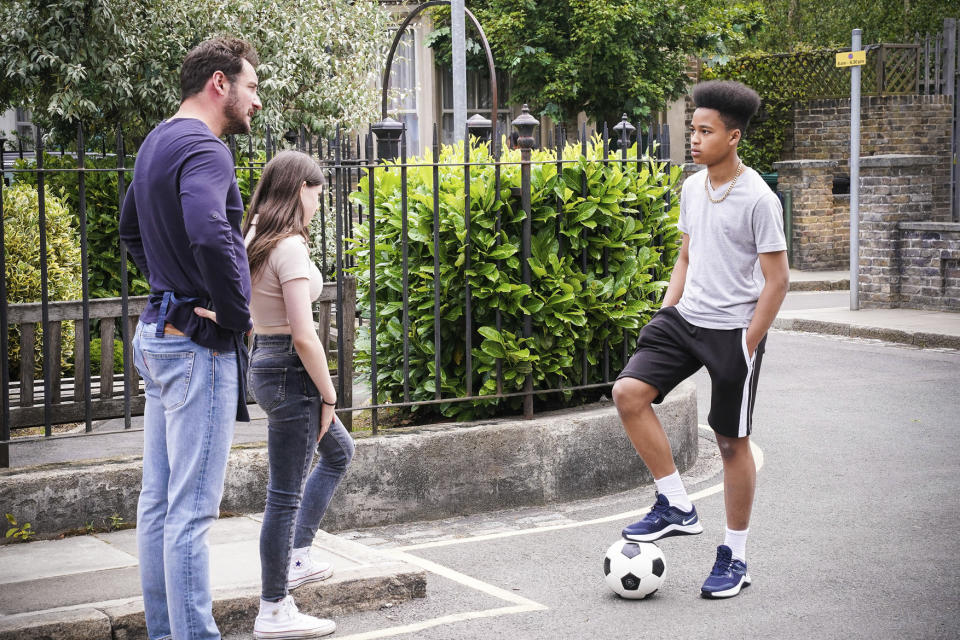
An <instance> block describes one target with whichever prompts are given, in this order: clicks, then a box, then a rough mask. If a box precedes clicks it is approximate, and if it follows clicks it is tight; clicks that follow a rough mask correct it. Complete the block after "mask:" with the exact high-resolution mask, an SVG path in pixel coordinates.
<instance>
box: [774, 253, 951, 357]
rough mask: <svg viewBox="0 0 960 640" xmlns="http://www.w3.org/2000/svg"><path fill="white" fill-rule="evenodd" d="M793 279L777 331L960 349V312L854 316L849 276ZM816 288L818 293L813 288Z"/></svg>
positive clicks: (863, 312) (834, 274)
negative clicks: (805, 332)
mask: <svg viewBox="0 0 960 640" xmlns="http://www.w3.org/2000/svg"><path fill="white" fill-rule="evenodd" d="M790 280H791V285H790V288H791V291H790V293H788V294H787V300H786V301H785V302H784V305H783V308H782V309H781V311H780V313H779V314H778V315H777V319H776V321H775V322H774V325H773V326H774V327H775V328H777V329H784V330H792V331H808V332H813V333H827V334H834V335H843V336H849V337H853V338H872V339H876V340H883V341H885V342H899V343H904V344H910V345H914V346H917V347H924V348H949V349H960V313H955V312H950V311H922V310H917V309H859V310H857V311H853V310H851V309H850V293H849V274H848V273H847V272H842V271H830V272H802V271H796V270H791V272H790ZM811 284H812V286H813V288H812V289H808V288H807V287H808V286H809V285H811ZM838 289H839V290H838ZM843 289H846V290H843ZM823 292H828V293H823Z"/></svg>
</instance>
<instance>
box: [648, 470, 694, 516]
mask: <svg viewBox="0 0 960 640" xmlns="http://www.w3.org/2000/svg"><path fill="white" fill-rule="evenodd" d="M653 483H654V484H655V485H657V493H660V494H662V495H664V496H665V497H666V498H667V501H668V502H669V503H670V505H671V506H674V507H677V508H678V509H683V510H684V511H690V509H692V508H693V504H692V503H691V502H690V498H689V497H687V490H686V489H685V488H684V487H683V480H681V479H680V472H679V471H674V472H673V473H671V474H670V475H669V476H665V477H663V478H660V479H659V480H654V481H653Z"/></svg>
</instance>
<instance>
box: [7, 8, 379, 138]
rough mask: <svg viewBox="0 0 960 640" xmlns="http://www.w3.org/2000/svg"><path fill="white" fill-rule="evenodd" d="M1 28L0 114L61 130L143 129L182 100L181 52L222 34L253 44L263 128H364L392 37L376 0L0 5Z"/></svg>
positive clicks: (373, 110)
mask: <svg viewBox="0 0 960 640" xmlns="http://www.w3.org/2000/svg"><path fill="white" fill-rule="evenodd" d="M0 24H3V25H4V37H3V38H2V39H0V111H2V110H4V109H7V108H10V107H11V106H25V107H28V108H30V109H31V110H32V111H33V114H34V119H35V120H36V121H37V122H38V123H39V124H41V125H42V126H45V127H52V128H56V129H59V130H60V131H61V132H65V133H67V134H68V135H70V134H72V132H73V131H74V130H75V127H76V122H77V121H84V122H86V123H87V124H88V125H90V126H102V127H104V128H105V129H107V130H112V129H113V128H115V127H117V126H119V125H123V127H124V130H125V131H127V132H134V133H143V132H145V131H146V130H148V129H149V128H150V127H151V126H152V125H153V124H155V123H156V122H157V121H158V120H160V119H162V118H163V117H165V116H168V115H170V114H171V113H173V111H175V109H176V106H177V105H178V104H179V99H180V96H179V69H180V64H181V62H182V60H183V57H184V56H185V55H186V52H187V51H188V50H189V49H190V48H191V47H193V46H195V45H196V44H197V43H199V42H201V41H202V40H203V39H205V38H208V37H210V36H213V35H217V34H221V33H229V34H231V35H236V36H240V37H244V38H247V39H248V40H250V41H251V42H253V43H254V45H255V46H256V47H257V49H258V52H259V55H260V60H261V65H260V68H259V69H258V75H259V77H260V83H261V87H262V91H261V93H262V96H261V99H262V101H263V104H264V110H263V113H262V115H261V117H260V118H258V119H257V120H256V122H258V123H259V126H263V125H265V124H269V125H271V126H273V127H274V128H275V129H286V128H290V127H298V126H300V125H303V126H306V127H307V128H308V129H309V130H311V131H314V132H317V133H323V132H326V131H329V130H330V129H331V128H332V127H334V126H336V125H338V124H340V125H344V126H353V125H361V124H366V123H367V122H368V121H370V120H371V119H373V118H375V117H376V115H377V106H378V96H377V95H376V92H375V91H371V90H370V89H369V87H370V85H371V82H373V81H375V80H376V79H378V78H379V72H380V68H381V66H382V64H383V59H384V56H385V53H386V46H387V42H388V40H387V38H388V37H389V33H388V26H389V18H388V16H387V14H386V13H385V12H384V11H383V10H382V9H381V7H380V5H379V3H377V2H375V1H374V0H273V1H272V2H257V1H255V0H237V1H235V2H218V1H216V0H199V1H191V0H164V2H162V3H161V2H159V1H158V0H58V1H57V2H46V1H45V0H5V1H4V2H3V3H0Z"/></svg>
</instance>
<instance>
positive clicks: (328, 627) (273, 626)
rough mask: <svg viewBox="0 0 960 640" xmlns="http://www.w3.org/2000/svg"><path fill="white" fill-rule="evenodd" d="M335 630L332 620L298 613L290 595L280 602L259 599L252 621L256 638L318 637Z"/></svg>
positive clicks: (259, 639)
mask: <svg viewBox="0 0 960 640" xmlns="http://www.w3.org/2000/svg"><path fill="white" fill-rule="evenodd" d="M336 630H337V625H336V623H334V621H333V620H326V619H324V618H314V617H313V616H308V615H306V614H303V613H300V611H299V610H298V609H297V605H296V604H295V603H294V602H293V596H291V595H288V596H287V597H286V598H284V599H283V600H281V601H280V602H266V601H264V600H261V601H260V613H258V614H257V620H256V622H254V623H253V637H254V638H256V640H299V639H300V638H319V637H320V636H325V635H328V634H331V633H333V632H334V631H336Z"/></svg>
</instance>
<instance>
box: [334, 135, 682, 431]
mask: <svg viewBox="0 0 960 640" xmlns="http://www.w3.org/2000/svg"><path fill="white" fill-rule="evenodd" d="M628 156H629V157H630V158H635V157H636V146H634V147H633V148H632V149H631V150H630V151H629V154H628ZM463 157H464V147H463V143H460V144H458V145H457V146H444V147H443V148H442V150H441V152H440V156H439V158H438V162H439V163H440V167H439V188H438V192H437V193H436V194H435V193H434V186H433V169H432V167H431V166H429V165H430V163H432V162H433V161H434V159H433V157H432V154H431V153H430V152H427V153H426V154H424V155H423V156H421V157H419V158H414V159H412V160H410V161H409V164H408V169H407V198H408V211H407V224H408V238H409V249H408V256H409V257H408V270H407V273H408V274H409V275H408V278H409V303H408V305H409V318H410V331H409V354H410V355H409V365H408V366H409V376H410V378H409V385H410V386H409V388H410V398H411V400H414V401H416V400H431V399H433V398H434V394H435V390H436V389H435V379H436V370H435V364H434V276H433V273H434V272H433V270H434V264H433V261H434V244H433V205H434V198H435V197H436V198H438V199H439V208H440V217H439V219H440V227H439V243H438V247H437V249H438V255H439V264H440V268H439V269H440V276H439V281H440V294H439V300H440V305H439V307H440V324H439V326H440V333H441V358H440V362H441V372H440V380H441V386H442V388H441V389H440V391H441V393H442V395H443V396H444V397H464V396H465V395H466V389H467V385H466V377H467V369H466V350H465V349H466V347H465V335H466V318H465V295H466V294H465V291H466V278H467V276H469V281H470V286H471V300H472V307H473V308H472V313H471V316H472V317H471V326H472V328H473V334H474V335H473V337H472V338H473V339H472V344H473V345H474V346H473V349H472V351H471V355H472V362H473V371H472V376H473V380H472V381H471V382H472V388H473V390H474V393H475V394H479V395H488V394H494V393H496V390H497V379H496V372H497V361H498V360H499V361H500V362H501V363H502V378H503V392H504V393H510V392H515V391H521V390H522V389H523V384H524V378H525V376H526V375H527V374H528V373H532V374H533V378H534V389H547V388H558V387H562V386H574V385H578V384H581V382H582V381H583V380H584V375H583V374H584V371H583V366H584V363H583V357H582V354H583V353H584V352H585V353H586V358H587V371H586V380H587V382H588V383H596V382H601V381H603V380H604V377H605V374H604V371H603V367H602V366H601V361H602V358H603V351H604V345H607V346H608V347H609V366H608V370H609V371H608V373H610V374H612V375H613V376H615V375H616V373H617V372H618V371H619V368H620V367H622V365H623V364H624V363H623V353H624V351H626V352H627V354H628V356H629V355H632V351H633V348H634V346H635V340H636V336H637V333H638V331H639V329H640V328H641V327H642V326H643V325H644V324H646V322H647V321H648V320H649V318H650V316H651V315H652V314H653V313H654V312H655V311H656V310H657V309H658V308H659V305H660V301H661V299H662V296H663V292H664V290H665V288H666V285H667V281H668V280H669V276H670V272H671V270H672V265H673V263H674V260H675V258H676V253H677V250H678V248H679V242H680V236H679V232H678V231H677V229H676V217H677V214H678V211H679V204H678V203H679V201H678V192H677V190H676V186H677V179H678V178H679V175H680V168H679V167H674V168H672V169H669V168H668V167H667V165H665V164H663V163H656V162H653V161H651V160H650V159H649V158H648V159H646V160H644V161H642V162H637V161H636V160H630V161H628V162H626V163H621V162H619V161H615V162H605V159H604V157H603V145H602V143H601V141H600V140H599V139H597V138H595V139H594V140H593V141H592V142H591V144H589V145H588V147H587V151H586V155H585V156H582V155H581V148H580V146H579V145H568V146H567V147H566V148H565V149H563V151H562V160H563V161H564V164H563V168H562V170H561V171H558V169H557V162H556V152H555V151H553V150H541V151H534V152H533V155H532V162H533V164H532V167H531V212H532V216H531V219H532V233H531V239H532V241H531V248H530V249H531V254H530V259H529V265H530V269H531V285H530V286H528V285H526V284H524V283H523V280H522V265H521V262H520V257H521V255H522V247H521V246H520V238H521V230H522V224H523V220H524V217H525V214H524V212H523V210H522V208H521V207H520V198H519V196H518V195H515V194H516V193H518V191H519V188H520V186H521V185H520V182H521V173H520V166H519V161H520V151H518V150H514V151H507V152H505V153H504V157H503V162H504V164H503V165H502V173H501V184H500V194H499V198H498V197H497V192H496V182H495V165H494V160H493V158H492V157H491V155H490V151H489V147H488V146H487V145H484V144H480V145H478V144H477V143H475V142H474V143H473V144H472V145H471V150H470V161H471V163H477V164H475V165H474V166H471V167H470V193H471V200H470V246H471V249H470V251H471V266H470V269H469V270H467V269H466V265H465V256H466V245H467V230H466V223H465V207H464V204H465V202H464V179H465V178H464V176H465V171H464V166H463V164H462V163H463ZM609 158H610V159H611V160H612V159H614V158H617V159H618V158H619V156H618V155H616V156H615V155H613V154H611V155H610V156H609ZM458 163H459V164H458ZM414 165H419V166H414ZM386 167H389V169H387V168H381V167H378V168H377V169H376V170H375V176H374V187H373V191H374V193H373V197H374V202H375V209H374V216H375V237H374V238H373V246H374V251H375V281H374V282H371V281H370V274H369V264H370V262H369V260H370V248H371V242H370V238H369V229H368V227H367V225H366V224H364V225H358V226H357V227H356V233H355V236H356V237H355V238H354V239H352V240H350V239H348V241H349V242H352V243H353V246H352V247H351V248H350V249H348V253H352V254H353V255H354V256H355V257H356V264H357V267H356V268H354V269H353V270H352V271H353V272H354V273H355V274H356V275H357V278H358V306H359V308H363V307H364V305H366V307H367V308H369V300H370V289H371V287H373V288H375V291H376V326H377V341H376V358H377V385H378V386H377V397H376V401H377V402H379V403H384V402H397V401H401V400H402V399H403V380H404V378H403V371H404V363H403V343H404V335H403V333H404V331H403V322H402V307H403V296H402V292H403V276H404V274H403V268H402V254H401V252H402V237H401V229H402V216H403V213H402V208H401V190H402V185H401V178H400V170H399V168H398V165H397V164H396V163H388V164H387V165H386ZM584 176H585V177H586V190H585V191H584V190H583V189H582V180H583V178H584ZM369 188H370V187H369V180H368V179H367V178H363V179H361V181H360V191H359V192H357V193H354V194H353V195H352V197H353V198H354V200H355V201H356V202H357V203H359V204H362V205H364V206H366V205H367V204H368V203H369V199H370V194H369ZM498 215H499V217H500V225H501V227H500V231H499V233H497V216H498ZM658 238H659V241H660V244H658V242H657V239H658ZM584 251H585V252H586V255H587V260H586V269H583V268H582V252H584ZM498 310H499V312H500V314H501V329H500V330H498V329H497V323H496V313H497V311H498ZM524 314H529V315H530V316H532V324H533V334H532V336H531V337H530V338H528V339H525V338H524V337H523V332H522V326H523V316H524ZM624 340H626V341H627V343H626V345H624ZM625 347H626V348H625ZM357 351H358V355H357V357H358V361H361V362H362V361H367V362H369V359H370V356H371V353H370V342H369V340H367V341H362V340H360V341H358V343H357ZM555 399H556V397H555V396H554V397H553V398H550V400H551V401H555ZM564 401H566V402H577V401H582V396H581V397H579V398H578V397H576V396H575V395H574V394H572V393H566V394H564ZM521 402H522V400H521V399H520V398H511V399H502V400H499V401H497V400H484V401H475V402H471V403H466V402H461V403H444V404H439V405H422V406H419V407H415V408H414V409H413V411H420V412H422V413H426V412H435V411H439V413H441V414H442V415H444V416H448V417H454V418H457V419H464V420H469V419H473V418H476V417H481V416H486V415H492V414H494V413H496V412H497V411H510V410H517V409H518V408H519V407H520V404H521Z"/></svg>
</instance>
